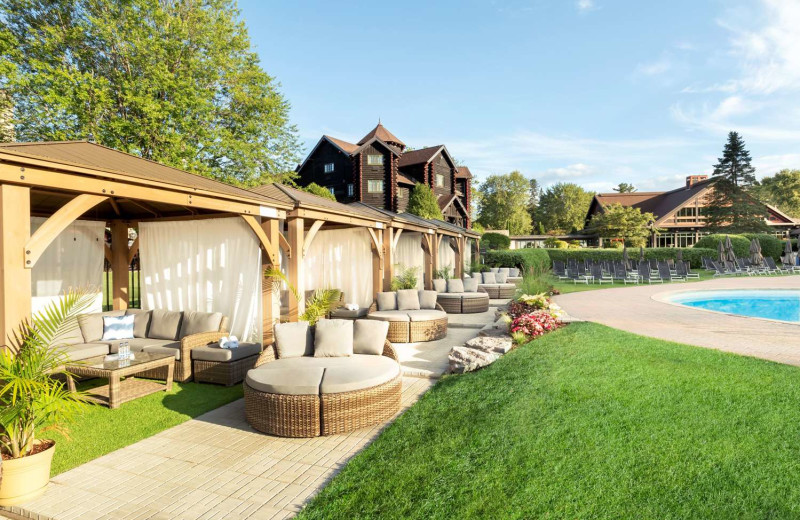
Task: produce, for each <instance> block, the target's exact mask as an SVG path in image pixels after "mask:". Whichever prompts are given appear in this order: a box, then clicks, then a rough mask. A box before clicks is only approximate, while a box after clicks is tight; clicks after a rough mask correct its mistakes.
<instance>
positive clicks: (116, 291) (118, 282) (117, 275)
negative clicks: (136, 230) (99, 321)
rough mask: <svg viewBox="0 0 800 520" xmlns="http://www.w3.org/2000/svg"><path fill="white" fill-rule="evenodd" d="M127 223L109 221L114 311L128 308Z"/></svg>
mask: <svg viewBox="0 0 800 520" xmlns="http://www.w3.org/2000/svg"><path fill="white" fill-rule="evenodd" d="M129 265H130V264H129V263H128V223H127V222H124V221H122V220H112V221H111V272H112V274H113V276H112V280H113V281H112V284H113V285H112V290H111V303H112V305H113V306H114V310H115V311H119V310H125V309H127V308H128V276H129V274H128V273H129V272H130V269H129Z"/></svg>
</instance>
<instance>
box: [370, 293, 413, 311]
mask: <svg viewBox="0 0 800 520" xmlns="http://www.w3.org/2000/svg"><path fill="white" fill-rule="evenodd" d="M414 309H419V292H418V291H417V290H416V289H401V290H399V291H397V310H399V311H408V310H414ZM378 310H383V309H378Z"/></svg>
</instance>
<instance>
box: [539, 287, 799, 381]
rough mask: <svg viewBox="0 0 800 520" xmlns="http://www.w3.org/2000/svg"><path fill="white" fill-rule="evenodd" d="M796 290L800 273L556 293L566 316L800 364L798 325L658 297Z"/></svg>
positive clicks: (674, 339)
mask: <svg viewBox="0 0 800 520" xmlns="http://www.w3.org/2000/svg"><path fill="white" fill-rule="evenodd" d="M703 289H800V276H796V275H789V276H773V277H737V278H721V279H715V280H706V281H703V282H694V283H689V284H686V283H673V284H664V285H663V286H662V285H660V284H654V285H644V286H636V287H618V288H611V289H603V290H597V291H585V292H576V293H570V294H563V295H560V296H556V297H555V298H554V300H555V301H556V303H558V304H559V305H561V307H563V309H564V310H565V311H566V312H567V313H569V315H570V316H572V317H575V318H579V319H582V320H588V321H594V322H597V323H602V324H603V325H608V326H609V327H614V328H617V329H622V330H626V331H628V332H633V333H636V334H641V335H643V336H650V337H654V338H660V339H665V340H670V341H677V342H680V343H688V344H690V345H697V346H701V347H708V348H714V349H718V350H724V351H726V352H733V353H736V354H742V355H746V356H753V357H758V358H763V359H768V360H771V361H777V362H779V363H786V364H790V365H798V366H800V342H799V341H798V338H800V324H797V325H795V324H791V323H783V322H770V321H766V320H761V319H757V318H746V317H742V316H734V315H730V314H722V313H713V312H706V311H702V310H698V309H692V308H689V307H685V306H681V305H675V304H671V303H666V302H664V301H659V300H660V299H663V298H664V297H665V296H667V295H668V293H671V292H675V291H694V290H703Z"/></svg>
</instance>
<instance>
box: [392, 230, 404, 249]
mask: <svg viewBox="0 0 800 520" xmlns="http://www.w3.org/2000/svg"><path fill="white" fill-rule="evenodd" d="M402 234H403V229H402V228H395V230H394V238H393V239H392V249H393V250H394V249H396V248H397V243H398V242H400V235H402Z"/></svg>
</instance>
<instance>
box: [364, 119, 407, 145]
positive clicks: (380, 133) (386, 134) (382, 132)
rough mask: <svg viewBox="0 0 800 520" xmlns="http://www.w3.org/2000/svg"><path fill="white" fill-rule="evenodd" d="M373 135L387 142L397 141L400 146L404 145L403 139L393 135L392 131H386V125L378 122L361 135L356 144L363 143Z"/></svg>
mask: <svg viewBox="0 0 800 520" xmlns="http://www.w3.org/2000/svg"><path fill="white" fill-rule="evenodd" d="M373 137H377V138H378V139H380V140H381V141H384V142H387V143H397V144H399V145H400V146H402V147H405V143H404V142H403V141H401V140H400V139H398V138H397V137H395V135H394V134H393V133H391V132H390V131H388V130H387V129H386V127H384V126H383V125H382V124H380V123H378V126H376V127H375V128H373V129H372V130H370V131H369V133H368V134H367V135H365V136H364V137H362V138H361V140H360V141H359V142H358V144H364V143H366V142H367V141H369V140H370V139H372V138H373Z"/></svg>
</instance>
